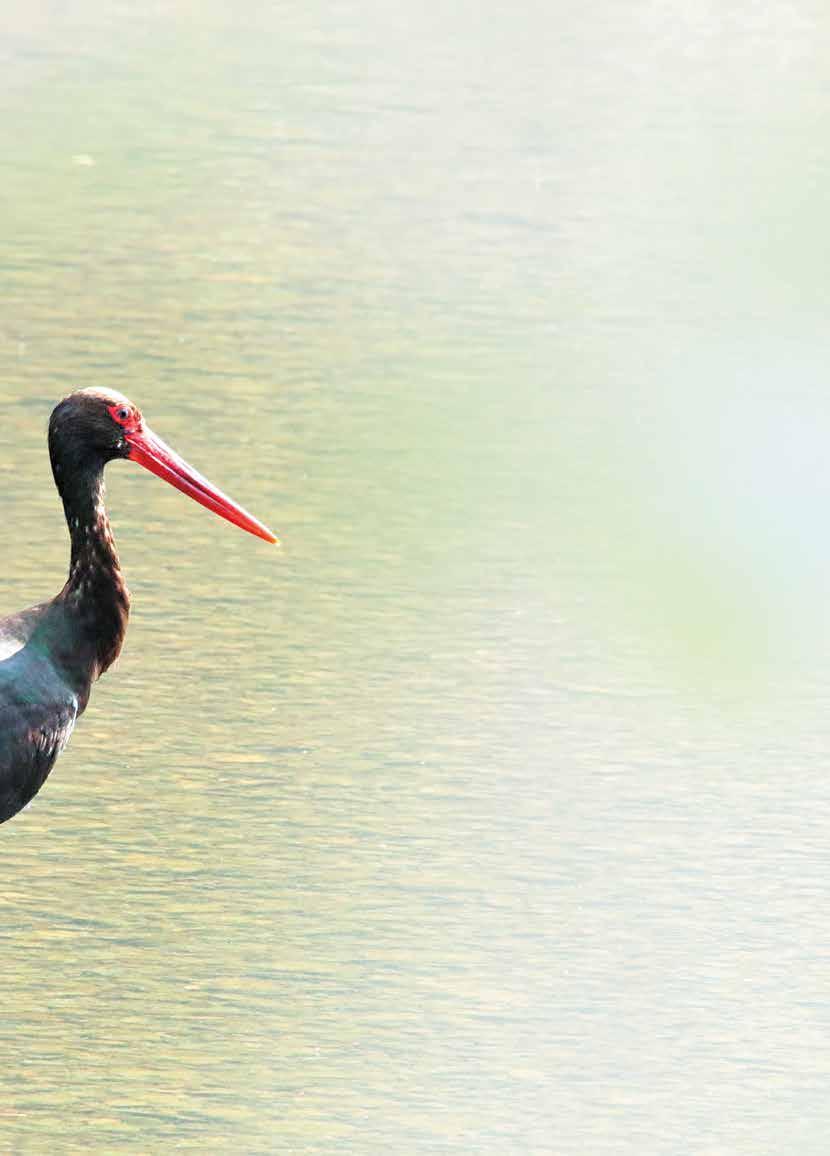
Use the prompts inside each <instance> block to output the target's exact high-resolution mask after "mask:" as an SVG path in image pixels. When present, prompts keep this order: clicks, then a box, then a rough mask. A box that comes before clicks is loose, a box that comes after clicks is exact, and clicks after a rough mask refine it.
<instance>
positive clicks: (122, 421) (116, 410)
mask: <svg viewBox="0 0 830 1156" xmlns="http://www.w3.org/2000/svg"><path fill="white" fill-rule="evenodd" d="M107 408H108V409H109V415H110V417H111V418H112V419H113V421H116V422H118V424H119V425H123V426H126V425H127V423H128V422H130V421H131V420H135V418H136V417H137V414H136V413H135V411H134V410H133V408H132V406H129V405H111V406H108V407H107Z"/></svg>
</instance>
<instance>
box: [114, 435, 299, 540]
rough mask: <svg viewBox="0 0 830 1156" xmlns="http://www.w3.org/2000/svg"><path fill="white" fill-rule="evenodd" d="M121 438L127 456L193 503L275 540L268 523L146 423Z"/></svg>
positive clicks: (241, 526)
mask: <svg viewBox="0 0 830 1156" xmlns="http://www.w3.org/2000/svg"><path fill="white" fill-rule="evenodd" d="M124 440H125V441H126V442H127V445H128V446H129V447H130V452H129V454H128V455H127V457H128V458H129V459H130V461H131V462H138V464H139V465H140V466H144V468H145V470H149V471H150V473H151V474H155V475H156V477H159V478H163V479H164V480H165V482H169V483H170V485H171V486H175V487H176V489H177V490H181V492H182V493H183V494H187V496H188V497H189V498H193V500H194V501H195V502H200V503H201V504H202V505H203V506H207V508H208V509H209V510H213V512H214V514H219V516H220V517H222V518H227V520H228V521H229V522H233V524H234V525H235V526H239V527H240V528H241V529H243V530H247V531H248V533H249V534H256V536H257V537H258V538H264V539H265V541H266V542H276V541H278V538H277V536H276V535H275V534H272V533H271V531H270V530H269V529H268V527H267V526H263V524H262V522H260V521H258V520H257V519H256V518H255V517H253V515H252V514H249V513H248V511H247V510H243V509H242V507H241V506H238V505H237V504H236V502H234V501H232V499H231V498H229V497H228V496H227V494H223V493H222V491H221V490H217V488H216V486H213V485H211V483H210V482H209V481H208V480H207V478H203V477H202V475H201V474H200V473H197V471H196V470H194V469H193V467H192V466H189V465H188V464H187V462H186V461H185V460H184V458H180V457H179V455H178V454H177V453H175V451H174V450H171V449H170V446H168V445H165V443H164V442H163V441H162V440H161V438H160V437H156V435H155V434H154V433H153V431H152V430H150V429H148V428H147V426H146V425H142V426H141V427H140V428H139V429H137V430H133V431H132V432H129V433H125V434H124Z"/></svg>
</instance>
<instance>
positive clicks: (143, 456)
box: [49, 388, 277, 542]
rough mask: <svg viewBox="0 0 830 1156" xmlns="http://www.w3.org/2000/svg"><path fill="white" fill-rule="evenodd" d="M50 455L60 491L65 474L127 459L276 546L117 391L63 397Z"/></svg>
mask: <svg viewBox="0 0 830 1156" xmlns="http://www.w3.org/2000/svg"><path fill="white" fill-rule="evenodd" d="M49 451H50V456H51V459H52V469H53V471H54V474H55V482H56V483H57V486H58V489H59V490H61V491H62V492H63V488H64V485H65V484H66V482H67V480H68V479H67V478H66V476H65V475H66V474H67V473H73V472H74V473H75V474H81V473H85V472H87V471H90V470H92V471H100V470H101V469H103V467H104V465H105V464H106V463H107V462H109V461H112V460H113V458H127V459H128V460H130V461H133V462H137V463H138V465H140V466H143V467H144V468H145V469H146V470H149V471H150V473H153V474H155V475H156V476H157V477H159V478H162V479H163V480H164V481H166V482H168V483H169V484H170V485H171V486H175V487H176V489H177V490H181V491H182V493H184V494H187V496H188V497H190V498H193V500H194V501H196V502H199V503H200V504H201V505H203V506H206V507H207V509H209V510H213V512H214V513H215V514H219V515H220V516H221V517H223V518H226V519H227V520H228V521H229V522H233V523H234V525H236V526H239V527H240V528H241V529H243V530H247V531H248V532H249V533H250V534H255V535H256V536H257V537H259V538H264V539H265V541H266V542H276V541H277V538H276V536H275V535H274V534H272V533H271V531H270V530H269V529H268V527H267V526H265V525H263V524H262V522H260V521H258V519H256V518H254V517H253V515H251V514H249V513H248V512H247V510H244V509H243V508H242V507H241V506H239V505H237V504H236V502H234V501H233V500H232V499H231V498H229V497H228V496H227V495H226V494H223V493H222V491H221V490H219V489H217V488H216V486H214V485H213V484H212V483H211V482H209V481H208V480H207V478H205V477H202V475H201V474H200V473H198V472H197V471H196V470H194V469H193V467H192V466H190V465H188V463H187V462H186V461H185V460H184V459H183V458H181V457H179V455H178V454H177V453H176V452H175V451H174V450H172V449H171V448H170V447H169V446H168V445H166V444H165V443H164V442H163V441H162V440H161V438H160V437H157V436H156V434H154V433H153V431H152V430H151V429H150V428H149V426H147V425H146V424H145V422H144V418H143V417H142V415H141V411H140V410H139V409H138V407H137V406H135V405H133V403H132V402H131V401H130V400H129V398H126V397H124V395H123V394H122V393H118V392H116V391H115V390H107V389H97V388H91V389H80V390H78V391H77V392H75V393H71V394H70V395H69V396H68V397H65V398H64V399H63V401H62V402H60V403H59V404H58V405H57V406H56V407H55V409H54V410H53V411H52V416H51V418H50V420H49Z"/></svg>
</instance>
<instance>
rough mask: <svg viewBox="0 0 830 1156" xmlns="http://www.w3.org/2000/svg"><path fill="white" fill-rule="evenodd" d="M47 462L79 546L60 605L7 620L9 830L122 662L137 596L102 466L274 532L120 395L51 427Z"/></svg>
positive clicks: (67, 406)
mask: <svg viewBox="0 0 830 1156" xmlns="http://www.w3.org/2000/svg"><path fill="white" fill-rule="evenodd" d="M49 456H50V458H51V462H52V474H53V476H54V479H55V485H56V486H57V487H58V492H59V494H60V496H61V499H62V500H63V508H64V512H65V514H66V523H67V525H68V527H69V536H70V539H71V541H72V554H71V559H70V565H69V578H68V579H67V581H66V585H65V586H64V587H63V589H62V590H61V591H60V593H59V594H58V595H56V597H54V598H53V599H52V600H51V602H42V603H40V605H38V606H32V607H30V609H28V610H22V611H21V612H20V613H19V614H12V615H10V616H9V617H8V618H3V619H0V823H2V822H4V821H5V820H6V819H10V818H11V817H12V815H14V814H16V813H17V812H18V811H19V810H20V809H21V807H25V805H26V804H27V803H28V802H29V800H30V799H32V798H33V797H34V796H35V795H36V794H37V792H38V791H39V790H40V788H41V787H42V786H43V783H44V782H45V780H46V776H47V775H48V774H49V772H50V771H51V769H52V765H53V763H54V762H55V759H56V758H57V757H58V755H59V754H60V752H61V751H62V750H63V748H64V747H65V746H66V744H67V742H68V741H69V736H70V735H71V734H72V728H73V727H74V726H75V720H76V719H77V717H78V715H79V714H81V713H82V712H83V711H84V709H85V708H86V705H87V702H88V701H89V694H90V690H91V687H92V684H93V682H95V680H96V679H97V678H100V676H101V675H102V674H103V673H104V671H105V670H107V668H108V667H110V666H111V665H112V664H113V662H114V661H115V660H116V658H117V657H118V653H119V651H120V650H121V644H122V642H123V641H124V634H125V632H126V629H127V618H128V615H129V610H130V597H129V593H128V591H127V587H126V585H125V583H124V578H123V576H122V573H121V568H120V566H119V563H118V555H117V553H116V552H115V543H114V542H113V538H112V532H111V530H110V524H109V519H108V518H107V512H106V509H105V508H104V476H103V475H104V466H105V465H106V464H107V462H109V461H112V460H113V459H114V458H128V459H129V460H130V461H133V462H138V464H139V465H141V466H144V468H145V469H148V470H150V471H151V472H152V473H154V474H156V475H157V476H158V477H160V478H163V479H164V480H165V481H166V482H169V483H170V485H172V486H175V487H176V488H177V489H179V490H181V491H182V493H184V494H187V495H188V496H189V497H191V498H193V499H195V501H197V502H201V504H202V505H203V506H207V508H208V509H209V510H213V511H214V513H216V514H220V515H221V516H222V517H223V518H227V520H228V521H229V522H233V523H235V524H236V525H237V526H240V527H241V528H242V529H243V530H247V531H248V532H249V533H251V534H256V535H257V536H258V537H260V538H264V539H265V541H266V542H276V541H277V539H276V537H275V536H274V535H273V534H272V533H271V531H270V530H269V529H268V528H267V526H263V524H262V523H261V522H258V521H257V519H256V518H254V517H252V516H251V515H250V514H249V513H247V511H245V510H243V509H242V507H241V506H238V505H237V504H236V503H235V502H233V501H231V499H230V498H228V497H227V496H226V495H225V494H223V493H222V492H221V490H217V489H216V487H215V486H213V485H211V483H210V482H209V481H208V480H207V479H206V478H203V477H202V475H201V474H198V473H197V472H196V471H195V470H194V469H193V468H192V467H191V466H189V465H188V464H187V462H185V461H183V460H182V458H180V457H179V456H178V454H176V453H174V451H173V450H171V449H170V447H169V446H167V445H165V444H164V442H163V441H162V440H161V438H158V437H156V435H155V434H154V433H153V432H152V431H151V430H150V429H149V428H148V427H147V426H146V425H145V424H144V419H143V418H142V416H141V414H140V413H139V411H138V409H136V407H135V406H134V405H133V404H132V402H130V401H128V400H127V398H126V397H124V396H123V395H122V394H120V393H115V392H113V391H111V390H102V389H82V390H79V391H78V392H77V393H72V394H70V395H69V397H66V398H64V400H63V401H62V402H60V404H59V405H58V406H57V407H56V408H55V409H54V410H53V412H52V416H51V419H50V421H49Z"/></svg>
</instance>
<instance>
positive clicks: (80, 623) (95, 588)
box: [56, 465, 130, 679]
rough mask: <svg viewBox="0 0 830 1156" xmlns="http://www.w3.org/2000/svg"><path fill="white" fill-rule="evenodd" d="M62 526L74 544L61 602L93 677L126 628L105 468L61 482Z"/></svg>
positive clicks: (110, 658)
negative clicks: (106, 500)
mask: <svg viewBox="0 0 830 1156" xmlns="http://www.w3.org/2000/svg"><path fill="white" fill-rule="evenodd" d="M60 478H61V471H56V481H58V489H59V491H60V495H61V498H62V499H63V508H64V512H65V514H66V524H67V526H68V527H69V536H70V539H71V541H72V554H71V558H70V564H69V578H68V579H67V582H66V585H65V586H64V588H63V590H62V591H61V593H60V595H59V598H60V600H61V602H62V603H63V605H64V606H65V607H66V609H67V610H68V611H69V612H70V613H71V614H72V616H73V618H74V619H75V621H76V623H77V630H78V633H79V635H80V636H81V639H82V641H83V642H84V643H85V647H84V649H86V650H88V652H89V657H90V661H91V662H92V664H93V666H94V670H93V672H92V677H93V679H95V678H97V677H98V676H99V675H101V674H103V672H104V671H105V670H106V669H107V667H108V666H111V665H112V663H113V662H114V661H115V659H116V658H117V657H118V654H119V651H120V650H121V644H122V643H123V641H124V635H125V633H126V630H127V618H128V616H129V612H130V595H129V591H128V590H127V586H126V583H125V582H124V576H123V574H122V573H121V566H120V565H119V562H118V554H117V553H116V549H115V542H114V541H113V537H112V530H111V529H110V523H109V518H108V517H107V511H106V508H105V506H104V475H103V465H95V466H91V467H90V468H88V469H85V470H82V471H77V472H74V473H73V474H72V482H71V485H66V486H62V485H61V484H60V480H59V479H60Z"/></svg>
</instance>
